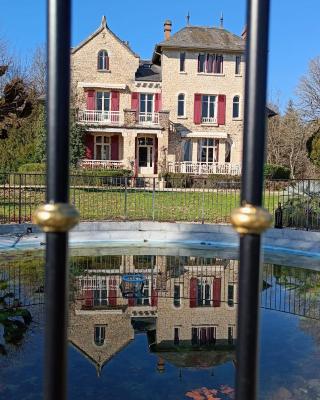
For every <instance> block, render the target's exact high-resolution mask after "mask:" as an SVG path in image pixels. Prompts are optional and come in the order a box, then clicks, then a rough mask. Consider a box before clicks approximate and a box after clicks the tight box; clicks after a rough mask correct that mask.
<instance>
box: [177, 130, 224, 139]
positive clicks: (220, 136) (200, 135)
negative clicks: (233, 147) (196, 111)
mask: <svg viewBox="0 0 320 400" xmlns="http://www.w3.org/2000/svg"><path fill="white" fill-rule="evenodd" d="M180 135H181V137H185V138H214V139H227V138H228V134H227V133H226V132H210V131H209V132H189V131H181V132H180Z"/></svg>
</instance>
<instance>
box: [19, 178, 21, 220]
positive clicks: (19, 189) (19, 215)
mask: <svg viewBox="0 0 320 400" xmlns="http://www.w3.org/2000/svg"><path fill="white" fill-rule="evenodd" d="M21 190H22V183H21V174H19V224H21V222H22V218H21V212H22V204H21V202H22V193H21Z"/></svg>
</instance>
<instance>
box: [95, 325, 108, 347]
mask: <svg viewBox="0 0 320 400" xmlns="http://www.w3.org/2000/svg"><path fill="white" fill-rule="evenodd" d="M105 339H106V327H105V326H103V325H97V326H95V327H94V343H95V345H96V346H103V345H104V342H105Z"/></svg>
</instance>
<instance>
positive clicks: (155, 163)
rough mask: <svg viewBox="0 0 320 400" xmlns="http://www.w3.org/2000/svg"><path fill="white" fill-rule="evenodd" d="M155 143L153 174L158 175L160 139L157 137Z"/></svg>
mask: <svg viewBox="0 0 320 400" xmlns="http://www.w3.org/2000/svg"><path fill="white" fill-rule="evenodd" d="M153 140H154V142H153V154H154V159H153V163H154V164H153V173H154V174H157V173H158V138H157V137H155V138H154V139H153Z"/></svg>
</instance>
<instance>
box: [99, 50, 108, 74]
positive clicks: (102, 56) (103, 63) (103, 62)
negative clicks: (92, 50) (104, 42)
mask: <svg viewBox="0 0 320 400" xmlns="http://www.w3.org/2000/svg"><path fill="white" fill-rule="evenodd" d="M98 70H99V71H109V56H108V52H107V50H100V51H99V53H98Z"/></svg>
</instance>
